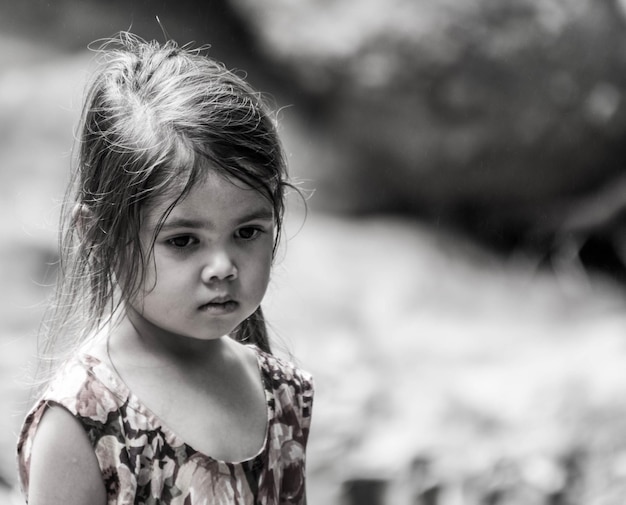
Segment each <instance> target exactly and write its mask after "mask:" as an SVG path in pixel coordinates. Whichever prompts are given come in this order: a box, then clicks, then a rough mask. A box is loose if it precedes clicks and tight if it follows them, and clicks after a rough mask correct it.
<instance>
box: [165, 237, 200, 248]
mask: <svg viewBox="0 0 626 505" xmlns="http://www.w3.org/2000/svg"><path fill="white" fill-rule="evenodd" d="M167 243H168V244H170V245H171V246H174V247H176V248H177V249H184V248H185V247H189V246H190V245H193V244H195V243H196V239H194V238H193V237H192V236H191V235H181V236H180V237H174V238H170V239H168V240H167Z"/></svg>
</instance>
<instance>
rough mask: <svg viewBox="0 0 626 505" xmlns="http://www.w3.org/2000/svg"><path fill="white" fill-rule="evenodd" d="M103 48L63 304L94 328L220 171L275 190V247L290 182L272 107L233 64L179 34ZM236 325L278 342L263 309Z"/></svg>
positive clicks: (81, 161)
mask: <svg viewBox="0 0 626 505" xmlns="http://www.w3.org/2000/svg"><path fill="white" fill-rule="evenodd" d="M103 59H104V62H103V65H102V67H101V69H100V70H99V71H98V72H97V73H96V75H95V78H94V80H93V82H92V84H91V86H90V87H89V90H88V94H87V98H86V102H85V106H84V110H83V118H82V123H81V131H80V132H79V143H80V144H79V151H78V160H77V167H76V171H75V174H74V180H73V184H72V187H71V197H70V198H69V199H68V202H67V203H69V205H70V206H71V208H72V209H73V212H71V213H70V214H69V216H68V219H69V220H68V222H67V224H66V226H65V227H64V228H65V237H64V243H63V244H62V255H63V256H62V272H61V276H62V279H61V283H62V284H65V288H64V289H62V291H61V293H60V294H61V296H64V297H65V300H64V301H63V302H62V305H63V306H64V307H65V308H66V312H69V311H71V310H74V307H75V304H76V303H77V302H80V303H82V304H84V307H85V310H84V316H85V318H86V320H87V321H90V322H93V323H91V324H87V325H86V326H87V328H86V331H90V330H93V329H94V328H93V326H96V325H98V324H99V322H101V321H102V320H103V318H105V317H107V316H108V315H110V314H111V313H112V312H114V310H115V309H116V308H117V306H118V305H119V304H120V303H121V302H122V301H124V300H128V299H132V298H133V297H134V296H135V295H136V294H137V292H138V290H139V289H140V288H141V286H142V285H143V284H144V283H143V281H144V279H143V272H144V271H146V268H145V267H146V265H148V262H149V261H150V258H151V256H152V250H153V249H152V248H153V247H154V240H155V238H156V237H157V235H158V233H159V230H160V226H162V224H163V222H164V221H165V219H166V218H167V217H168V215H169V213H170V212H171V211H172V209H173V208H174V207H175V206H176V205H177V204H178V203H179V202H181V201H183V200H184V199H185V197H186V196H187V195H188V194H189V193H190V192H191V191H192V189H193V188H194V187H195V186H196V185H198V184H201V183H203V181H206V179H207V177H208V175H209V174H211V175H218V176H222V177H224V178H226V179H227V180H230V181H232V182H235V183H243V184H242V185H243V186H245V187H248V188H253V189H254V190H255V192H256V194H257V195H261V196H262V197H263V198H264V199H266V200H267V201H268V202H269V204H270V205H271V208H272V209H273V215H274V220H275V222H274V225H275V228H276V235H275V242H274V249H275V247H276V241H277V240H278V237H279V232H280V228H281V223H282V216H283V210H284V201H283V200H284V192H285V188H286V187H287V186H288V183H287V182H286V168H285V161H284V155H283V151H282V148H281V145H280V142H279V139H278V136H277V132H276V127H275V124H274V121H273V120H272V118H271V117H270V115H269V112H268V109H267V108H266V106H265V105H264V103H263V102H262V99H261V97H260V95H259V94H258V93H257V92H255V91H254V90H253V89H252V88H251V87H250V86H249V85H248V84H247V83H246V82H245V81H244V80H242V79H241V78H240V77H238V76H236V75H235V74H233V73H232V72H230V71H228V70H226V68H225V67H224V66H223V65H222V64H220V63H218V62H216V61H214V60H212V59H210V58H208V57H206V56H204V55H203V54H201V52H200V51H199V50H191V49H188V48H186V47H179V46H178V45H177V44H176V43H174V42H172V41H169V42H166V43H164V44H162V45H160V44H158V43H156V42H146V41H143V40H141V39H139V38H138V37H136V36H133V35H131V34H128V33H122V34H121V35H120V36H119V38H117V39H116V40H114V41H112V42H110V43H108V44H106V45H105V46H104V47H103ZM164 198H165V199H168V201H170V202H171V205H169V206H168V207H167V208H166V209H164V211H163V212H162V215H160V216H159V218H158V222H157V225H156V227H155V229H154V234H153V236H152V240H151V243H150V244H149V247H147V248H146V247H142V246H141V241H140V231H141V228H142V223H143V221H144V219H145V216H146V212H148V211H149V210H151V209H154V208H157V207H158V206H159V205H160V204H161V203H162V202H163V201H164ZM62 319H63V317H61V320H62ZM66 319H69V317H68V318H66ZM67 322H68V321H64V323H67ZM83 327H85V324H84V323H83ZM234 336H235V337H236V338H239V339H241V340H245V339H251V340H252V341H256V343H258V344H259V345H261V347H265V348H266V349H268V346H267V340H266V333H265V326H264V323H263V321H262V314H261V312H260V309H259V310H257V311H256V312H255V313H254V314H253V315H252V316H251V317H250V318H248V319H247V320H246V321H244V322H243V323H242V324H241V325H240V327H239V328H238V329H237V330H236V332H235V335H234Z"/></svg>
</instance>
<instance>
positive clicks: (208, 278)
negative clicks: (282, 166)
mask: <svg viewBox="0 0 626 505" xmlns="http://www.w3.org/2000/svg"><path fill="white" fill-rule="evenodd" d="M237 274H238V272H237V267H236V266H235V263H234V262H233V260H232V258H231V257H230V256H229V255H228V253H227V252H226V251H213V252H212V253H211V254H209V256H208V260H207V262H206V264H205V265H204V266H203V267H202V273H201V277H202V282H206V283H207V284H208V283H210V282H215V281H224V280H234V279H236V278H237Z"/></svg>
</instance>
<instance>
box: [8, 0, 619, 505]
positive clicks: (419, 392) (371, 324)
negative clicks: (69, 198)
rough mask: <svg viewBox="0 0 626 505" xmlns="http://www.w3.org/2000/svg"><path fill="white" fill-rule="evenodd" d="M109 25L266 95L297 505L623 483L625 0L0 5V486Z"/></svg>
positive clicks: (433, 499)
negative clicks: (297, 402)
mask: <svg viewBox="0 0 626 505" xmlns="http://www.w3.org/2000/svg"><path fill="white" fill-rule="evenodd" d="M156 16H158V17H159V19H160V25H162V26H160V25H159V22H157V19H156ZM123 29H130V30H132V31H134V32H135V33H137V34H138V35H141V36H143V37H144V38H156V39H157V40H163V39H164V38H165V37H166V35H164V31H165V32H166V33H167V36H168V37H171V38H173V39H175V40H177V41H178V42H179V43H187V42H194V43H195V44H196V45H204V44H210V45H211V48H210V51H209V53H210V54H211V55H212V56H214V57H215V58H217V59H220V60H223V61H224V62H225V63H226V65H227V66H228V67H230V68H233V69H239V70H241V71H243V72H245V73H246V74H247V76H248V79H249V81H250V82H251V83H252V84H253V85H254V86H255V87H257V88H259V89H261V90H263V91H264V92H266V93H267V94H268V95H269V96H271V97H272V99H273V101H274V103H275V105H276V108H277V109H278V110H279V111H280V112H279V116H280V122H281V134H282V136H283V139H284V143H285V147H286V150H287V152H288V156H289V164H290V168H291V172H292V175H293V177H294V178H295V179H296V180H297V181H299V183H300V185H301V187H302V188H303V189H305V190H307V191H308V192H307V194H308V195H309V196H310V198H309V199H308V210H309V212H308V215H307V216H306V218H305V217H304V210H303V205H302V203H301V202H299V201H298V199H294V201H293V204H292V206H291V208H290V210H289V213H288V216H287V240H286V245H285V247H284V249H283V251H282V252H281V256H280V258H279V261H278V262H277V266H276V270H275V273H274V278H273V282H272V285H271V287H270V292H269V294H268V300H267V308H266V311H267V313H268V318H269V319H270V321H271V323H272V329H273V332H274V335H275V341H276V346H277V349H278V352H279V353H285V354H289V353H293V354H294V355H295V357H296V358H297V360H298V362H299V363H300V364H301V365H302V366H303V367H304V368H306V369H308V370H309V371H311V372H312V373H313V374H314V375H315V377H316V383H317V395H316V401H315V411H314V424H313V429H312V433H311V439H310V446H309V463H308V472H309V502H310V503H311V504H312V505H334V504H360V505H361V504H362V505H378V504H393V505H404V504H423V505H434V504H441V505H452V504H455V505H460V504H468V505H469V504H485V505H487V504H492V505H495V504H524V505H534V504H572V505H576V504H584V505H589V504H605V505H606V504H618V503H620V504H621V503H623V502H624V496H626V428H625V426H626V366H625V365H626V362H625V358H626V341H625V338H626V335H625V330H626V313H625V310H624V309H625V308H626V298H625V296H624V294H625V292H624V288H625V286H626V284H625V283H626V269H625V261H626V235H625V233H624V231H625V230H624V227H625V225H626V172H625V171H624V161H625V159H626V142H625V141H624V140H625V139H626V95H625V94H624V90H625V89H626V88H625V84H626V2H625V1H623V0H475V1H473V2H458V1H456V0H440V1H438V2H428V1H425V0H323V1H319V0H318V1H313V0H300V1H299V2H292V1H288V0H264V1H263V2H256V1H254V0H228V1H225V0H222V1H215V0H206V1H204V2H202V3H197V2H195V1H192V0H178V1H177V2H165V1H160V2H157V1H139V0H136V1H130V2H129V1H122V0H108V1H104V0H83V1H77V0H57V1H55V2H47V1H43V0H28V1H24V2H9V1H5V2H2V3H0V195H1V199H0V211H1V212H0V216H1V218H0V229H1V230H2V232H3V233H2V235H3V237H4V240H2V241H0V258H1V260H2V263H1V266H0V276H1V277H0V281H1V282H0V285H1V286H2V287H3V289H2V290H1V291H0V296H1V297H2V298H1V300H0V301H1V302H2V303H0V315H1V317H0V374H2V375H1V376H2V378H3V380H2V381H1V383H0V398H1V399H2V400H3V404H4V407H3V409H2V412H3V415H2V416H1V418H0V498H3V497H4V495H6V499H5V502H7V501H8V500H9V499H10V498H9V497H10V496H12V497H13V498H12V499H13V500H14V501H15V503H20V499H19V498H18V497H16V493H15V488H16V476H15V464H14V451H15V449H14V446H15V437H16V432H17V430H18V428H19V425H20V423H21V421H22V418H23V416H24V414H25V412H26V410H27V408H28V406H29V401H30V400H29V382H28V381H29V377H30V376H29V373H30V370H31V368H32V366H33V363H34V356H35V352H36V332H37V327H38V324H39V320H40V317H41V314H42V310H43V302H44V300H45V298H46V296H47V295H48V294H49V293H50V288H49V287H48V286H47V285H46V282H47V281H46V279H49V275H47V273H46V272H48V271H49V269H50V267H49V265H50V264H51V263H52V262H54V260H55V259H56V219H57V215H58V207H59V204H60V201H61V198H62V194H63V189H64V187H65V183H66V180H67V173H68V169H69V166H70V161H71V150H72V145H73V134H74V128H75V124H76V121H77V118H78V114H79V109H80V105H81V98H82V92H83V86H84V83H85V81H86V79H87V77H88V75H89V74H88V72H89V68H90V65H91V61H92V59H93V53H92V52H90V51H88V45H89V44H90V43H91V42H93V41H95V40H98V39H101V38H103V37H108V36H111V35H113V34H114V33H116V32H117V31H119V30H123Z"/></svg>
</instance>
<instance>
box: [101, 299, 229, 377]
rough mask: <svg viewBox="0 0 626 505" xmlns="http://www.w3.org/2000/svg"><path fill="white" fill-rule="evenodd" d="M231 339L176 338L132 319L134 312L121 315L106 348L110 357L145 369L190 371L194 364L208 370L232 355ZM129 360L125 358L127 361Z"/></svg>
mask: <svg viewBox="0 0 626 505" xmlns="http://www.w3.org/2000/svg"><path fill="white" fill-rule="evenodd" d="M232 344H234V341H232V340H231V339H230V338H228V337H226V336H225V337H221V338H218V339H211V340H200V339H196V338H191V337H185V336H182V335H173V334H172V333H169V332H165V331H163V330H162V329H160V328H158V327H155V326H153V325H150V324H149V323H147V322H146V321H145V320H143V319H142V320H141V322H140V324H139V323H138V320H137V319H135V318H133V315H132V311H128V312H127V313H126V314H125V315H122V316H121V318H120V320H119V323H118V324H117V325H116V327H115V329H114V330H113V331H111V332H109V335H108V337H107V348H108V349H109V350H110V351H111V352H110V353H109V359H110V360H111V361H113V359H112V358H111V354H113V355H117V356H120V357H121V356H122V355H124V356H125V357H128V358H130V357H131V356H132V358H133V359H134V360H138V361H140V362H141V363H142V364H143V365H145V366H178V367H183V368H187V369H189V370H190V371H191V369H193V368H194V366H195V365H197V366H199V367H201V368H202V369H203V370H206V368H207V366H210V365H211V364H214V365H217V364H218V363H222V362H224V361H226V360H227V359H228V356H229V355H230V353H231V352H232ZM124 361H126V359H124Z"/></svg>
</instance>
